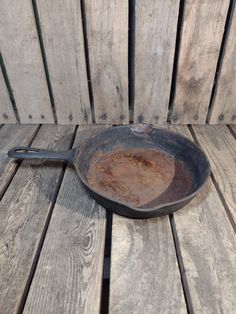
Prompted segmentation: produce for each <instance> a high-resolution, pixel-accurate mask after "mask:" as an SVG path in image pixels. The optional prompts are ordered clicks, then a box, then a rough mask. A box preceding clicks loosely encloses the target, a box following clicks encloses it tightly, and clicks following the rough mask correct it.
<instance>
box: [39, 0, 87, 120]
mask: <svg viewBox="0 0 236 314" xmlns="http://www.w3.org/2000/svg"><path fill="white" fill-rule="evenodd" d="M37 6H38V11H39V18H40V25H41V29H42V35H43V41H44V47H45V52H46V57H47V63H48V69H49V75H50V82H51V85H52V90H53V96H54V101H55V107H56V113H57V120H58V123H59V124H81V123H83V124H86V123H90V122H91V110H90V101H89V93H88V81H87V73H86V61H85V52H84V37H83V36H84V35H83V30H82V17H81V7H80V1H77V0H67V1H64V0H59V1H48V0H40V1H37Z"/></svg>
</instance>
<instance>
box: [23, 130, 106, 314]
mask: <svg viewBox="0 0 236 314" xmlns="http://www.w3.org/2000/svg"><path fill="white" fill-rule="evenodd" d="M81 130H86V131H83V132H82V131H81ZM98 131H99V130H98V129H97V128H96V129H91V128H89V127H87V128H86V127H83V128H79V130H78V132H77V135H76V139H75V143H74V146H79V145H80V144H81V142H82V141H84V140H85V139H86V138H87V137H88V136H90V135H93V134H96V133H97V132H98ZM105 228H106V211H105V210H104V209H103V208H101V206H99V205H98V204H97V203H96V202H95V201H94V200H93V199H92V198H91V197H90V196H89V195H88V193H87V192H86V191H85V189H84V187H83V186H82V184H81V182H80V180H79V179H78V177H77V174H76V172H75V169H74V168H71V167H68V168H67V169H66V172H65V176H64V179H63V182H62V185H61V188H60V192H59V195H58V198H57V202H56V205H55V208H54V211H53V214H52V217H51V222H50V225H49V228H48V232H47V235H46V238H45V242H44V246H43V249H42V252H41V255H40V259H39V262H38V266H37V270H36V273H35V276H34V279H33V282H32V285H31V288H30V291H29V295H28V299H27V301H26V305H25V309H24V313H35V314H36V313H63V314H64V313H86V314H88V313H91V314H95V313H99V312H100V299H101V284H102V271H103V256H104V242H105V231H106V230H105Z"/></svg>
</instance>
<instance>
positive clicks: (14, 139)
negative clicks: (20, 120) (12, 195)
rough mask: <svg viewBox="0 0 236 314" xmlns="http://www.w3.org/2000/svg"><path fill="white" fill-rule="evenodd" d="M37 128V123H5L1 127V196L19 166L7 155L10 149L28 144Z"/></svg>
mask: <svg viewBox="0 0 236 314" xmlns="http://www.w3.org/2000/svg"><path fill="white" fill-rule="evenodd" d="M37 129H38V126H37V125H4V126H3V127H2V128H1V129H0V143H1V145H0V197H1V195H2V193H3V191H4V189H5V188H6V186H7V185H8V183H9V181H10V179H11V178H12V175H14V172H15V169H16V167H17V163H16V162H15V161H14V160H13V159H11V158H9V157H8V156H7V152H8V150H9V149H10V148H12V147H14V146H28V145H29V143H30V142H31V141H32V139H33V137H34V135H35V133H36V131H37Z"/></svg>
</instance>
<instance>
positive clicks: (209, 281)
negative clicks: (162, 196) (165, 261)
mask: <svg viewBox="0 0 236 314" xmlns="http://www.w3.org/2000/svg"><path fill="white" fill-rule="evenodd" d="M196 128H198V129H199V128H200V129H202V130H203V128H202V127H196ZM170 129H171V130H174V131H177V132H179V133H181V134H182V135H185V136H187V137H189V138H190V139H191V135H190V132H189V131H188V129H187V127H183V126H182V127H181V126H178V127H177V126H176V127H174V126H170ZM212 130H213V129H212ZM218 136H219V134H217V132H216V133H215V138H216V137H218ZM201 143H202V141H201ZM209 143H210V141H208V145H210V144H209ZM210 148H212V146H211V147H210ZM210 148H209V149H210ZM221 166H222V165H221ZM228 166H229V168H230V165H228ZM212 170H213V173H215V172H214V171H215V169H214V168H212ZM231 176H232V174H231ZM224 195H225V194H224ZM174 229H175V230H176V237H177V242H178V248H177V249H178V251H179V252H180V254H181V258H182V261H183V265H182V268H183V271H184V275H185V276H186V280H187V286H188V295H187V298H188V300H189V302H190V304H191V306H192V310H193V312H194V313H214V314H215V313H233V312H234V309H235V307H236V299H235V295H236V270H235V264H236V237H235V233H234V230H233V228H232V225H231V224H230V221H229V219H228V216H227V214H226V211H225V209H224V206H223V205H222V202H221V200H220V198H219V195H218V194H217V191H216V189H215V187H214V185H213V183H212V180H211V179H209V182H208V184H207V186H206V187H205V188H204V190H203V191H202V192H201V193H200V194H199V195H197V196H196V198H195V199H194V200H193V201H192V202H191V203H190V204H188V205H187V206H186V207H185V208H183V209H182V210H180V211H178V212H176V213H174ZM185 284H186V283H185Z"/></svg>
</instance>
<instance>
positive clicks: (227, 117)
mask: <svg viewBox="0 0 236 314" xmlns="http://www.w3.org/2000/svg"><path fill="white" fill-rule="evenodd" d="M232 10H233V11H232V16H231V22H230V23H229V25H228V27H229V33H228V36H227V41H226V46H225V50H224V54H223V57H222V64H221V68H220V71H219V77H218V81H216V87H217V88H216V94H215V97H214V99H213V105H212V111H211V115H210V121H209V122H210V124H218V123H221V124H226V123H236V106H235V98H236V88H235V85H236V6H235V1H234V5H233V7H232Z"/></svg>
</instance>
